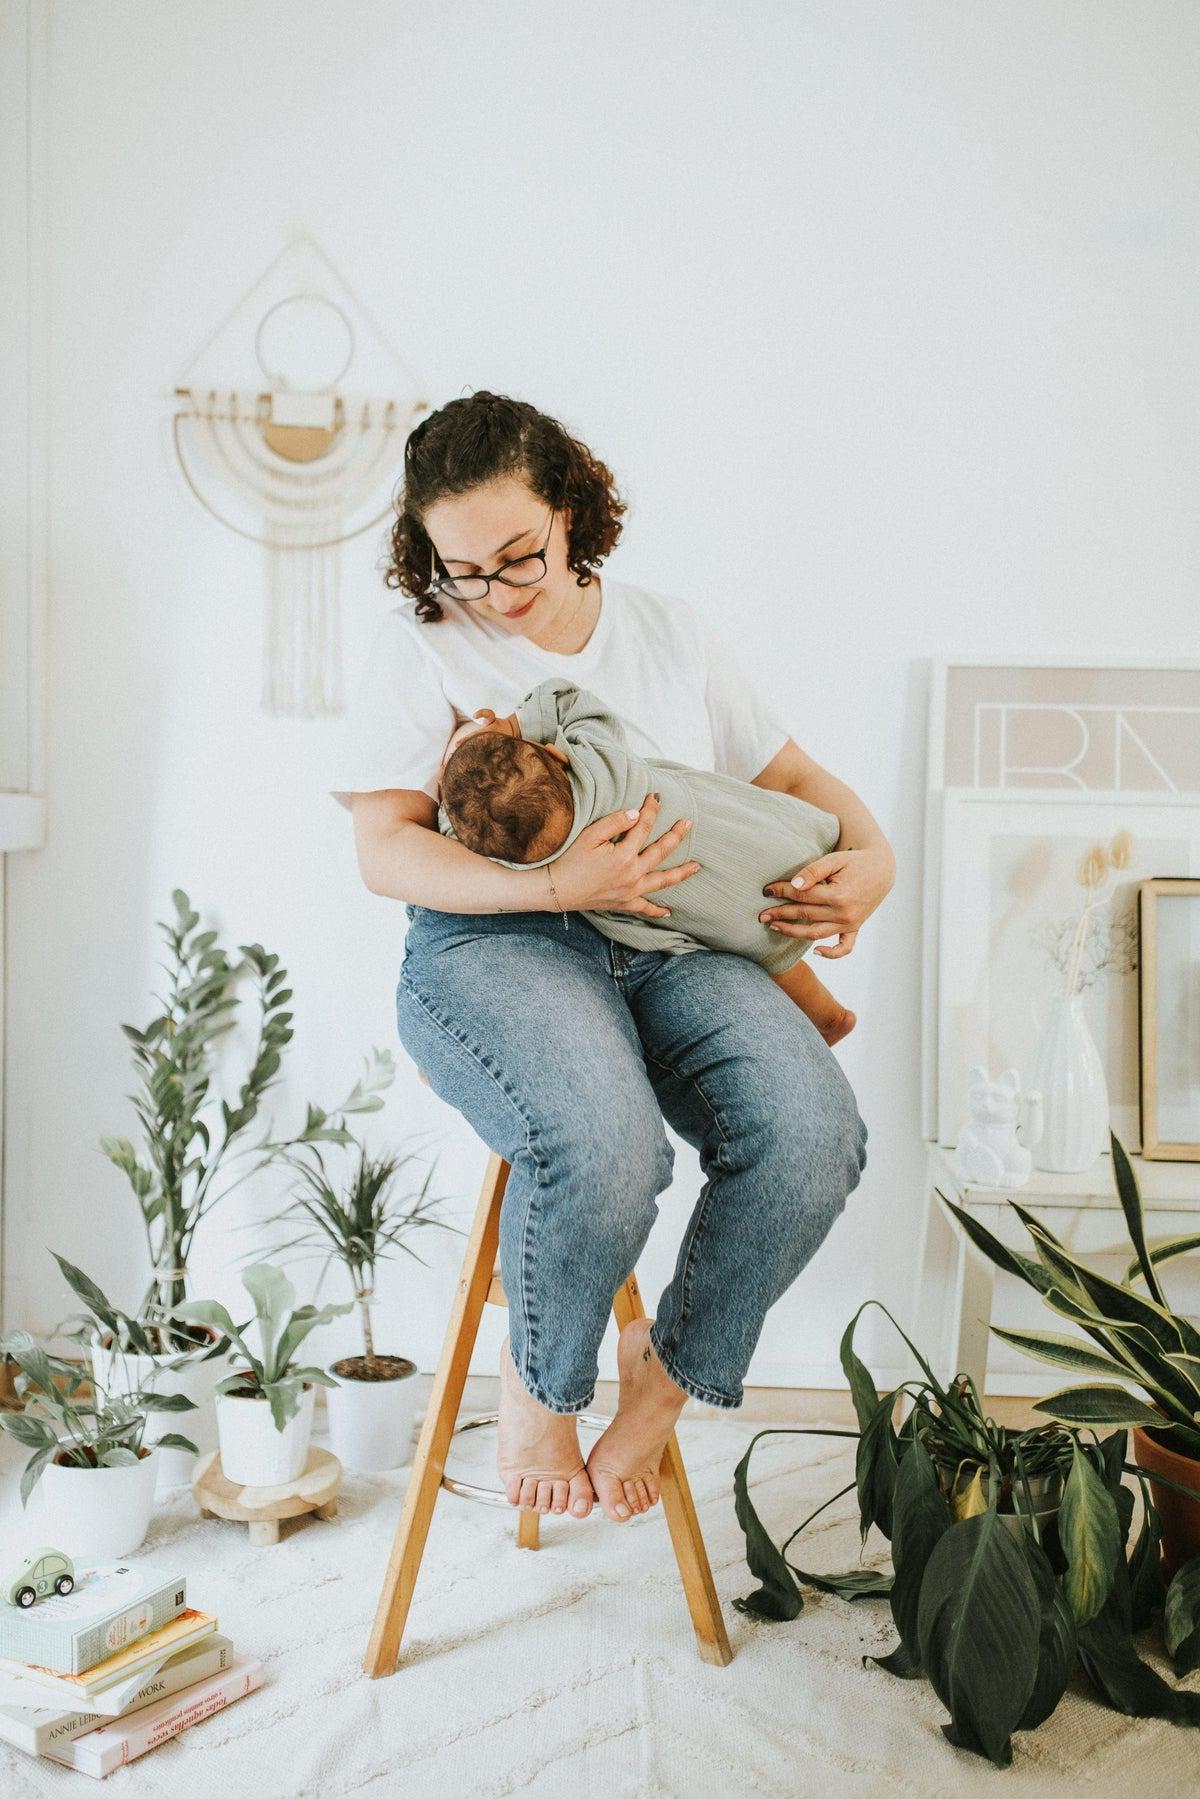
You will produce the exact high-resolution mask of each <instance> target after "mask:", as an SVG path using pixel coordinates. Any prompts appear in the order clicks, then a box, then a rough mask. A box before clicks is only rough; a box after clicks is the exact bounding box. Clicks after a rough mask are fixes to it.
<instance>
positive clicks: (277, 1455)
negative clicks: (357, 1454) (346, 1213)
mask: <svg viewBox="0 0 1200 1799" xmlns="http://www.w3.org/2000/svg"><path fill="white" fill-rule="evenodd" d="M242 1285H243V1286H244V1287H245V1289H246V1291H247V1292H248V1293H249V1295H250V1297H251V1299H252V1300H253V1302H254V1319H253V1320H252V1321H250V1320H248V1321H247V1323H246V1324H242V1325H237V1324H235V1323H234V1322H233V1319H232V1318H231V1317H230V1316H229V1313H228V1312H227V1311H226V1310H225V1308H224V1306H222V1305H218V1304H217V1302H216V1300H212V1299H192V1300H187V1301H185V1302H184V1304H183V1305H181V1306H178V1307H177V1308H176V1311H177V1315H178V1316H179V1317H180V1318H185V1319H190V1320H191V1321H192V1322H194V1323H197V1324H211V1325H212V1326H213V1327H214V1328H215V1329H217V1330H219V1331H221V1332H222V1333H223V1334H224V1335H225V1336H227V1337H229V1338H230V1339H231V1340H232V1341H233V1342H234V1343H235V1344H236V1345H237V1348H238V1352H239V1353H238V1355H237V1356H235V1357H234V1358H233V1359H234V1361H235V1363H236V1364H237V1366H235V1367H234V1369H233V1370H232V1372H231V1373H229V1374H227V1375H226V1376H225V1377H224V1379H223V1380H221V1381H219V1382H218V1384H217V1388H216V1410H217V1437H218V1440H219V1443H220V1448H221V1467H222V1470H223V1471H224V1473H225V1475H226V1477H227V1478H228V1479H229V1480H231V1481H234V1482H236V1483H237V1484H238V1485H240V1486H244V1487H274V1486H280V1485H282V1484H283V1482H285V1481H289V1480H295V1479H296V1477H297V1476H298V1475H300V1474H301V1473H303V1471H304V1464H305V1462H306V1460H307V1458H308V1446H309V1439H310V1437H311V1435H312V1421H313V1401H314V1399H315V1398H316V1391H317V1383H319V1384H320V1385H321V1386H325V1387H328V1386H332V1385H333V1381H332V1378H331V1376H330V1375H328V1374H327V1373H326V1372H325V1370H324V1369H323V1368H308V1367H301V1366H300V1365H299V1363H298V1362H297V1360H296V1351H297V1350H298V1349H299V1347H300V1345H301V1343H303V1341H304V1339H305V1338H306V1337H307V1336H308V1334H309V1332H310V1331H313V1330H315V1329H316V1328H317V1326H318V1325H320V1324H327V1323H328V1322H329V1320H330V1319H331V1318H337V1317H340V1316H341V1314H342V1313H343V1312H349V1311H351V1310H352V1309H353V1304H354V1302H353V1300H347V1301H346V1303H345V1305H328V1306H322V1307H321V1308H320V1309H319V1310H318V1309H317V1307H316V1306H312V1305H303V1306H297V1304H296V1291H295V1288H294V1287H293V1286H292V1283H291V1281H290V1280H289V1279H288V1277H287V1275H286V1274H285V1273H284V1271H283V1269H282V1268H276V1267H274V1266H272V1264H271V1263H269V1262H259V1263H258V1264H256V1266H255V1267H253V1268H247V1269H246V1270H245V1271H244V1273H243V1275H242ZM251 1322H255V1323H257V1326H258V1338H259V1344H260V1354H258V1355H256V1354H255V1353H254V1351H253V1350H252V1349H251V1347H250V1345H249V1344H248V1343H247V1341H246V1337H245V1332H246V1331H247V1330H248V1329H249V1326H250V1323H251Z"/></svg>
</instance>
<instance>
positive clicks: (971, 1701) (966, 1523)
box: [917, 1508, 1041, 1767]
mask: <svg viewBox="0 0 1200 1799" xmlns="http://www.w3.org/2000/svg"><path fill="white" fill-rule="evenodd" d="M1040 1626H1041V1608H1040V1605H1039V1602H1038V1590H1037V1587H1036V1585H1035V1584H1034V1577H1033V1574H1032V1572H1031V1570H1030V1565H1029V1561H1028V1559H1027V1557H1026V1556H1025V1554H1024V1553H1023V1552H1022V1550H1021V1548H1020V1547H1019V1545H1018V1544H1017V1542H1016V1541H1015V1539H1014V1538H1013V1537H1012V1536H1011V1535H1010V1534H1009V1531H1008V1529H1007V1527H1006V1526H1005V1525H1004V1524H1003V1523H1002V1522H1001V1519H1000V1515H999V1513H998V1512H996V1511H995V1510H993V1509H991V1508H989V1509H988V1510H987V1511H986V1512H981V1513H980V1514H979V1515H978V1516H977V1517H974V1518H966V1519H964V1520H963V1522H962V1523H961V1524H954V1525H951V1527H950V1529H949V1530H947V1531H944V1532H943V1533H942V1535H941V1536H940V1537H939V1538H938V1541H937V1542H936V1544H935V1545H934V1548H933V1552H932V1554H931V1555H930V1557H929V1560H928V1562H927V1563H926V1567H925V1579H924V1581H923V1582H922V1583H921V1597H920V1602H919V1605H918V1611H917V1632H918V1641H919V1649H920V1656H921V1665H922V1667H923V1668H924V1669H925V1672H926V1673H927V1674H928V1676H929V1679H930V1681H931V1683H932V1685H933V1688H934V1691H935V1692H936V1693H937V1695H938V1698H939V1699H940V1700H941V1701H942V1704H943V1705H944V1706H945V1707H946V1709H947V1711H948V1712H949V1713H950V1718H951V1725H950V1727H947V1726H945V1725H943V1730H944V1731H945V1733H946V1734H947V1736H949V1737H950V1740H951V1741H952V1742H955V1743H958V1744H959V1745H960V1746H961V1747H963V1748H966V1749H972V1750H974V1751H975V1752H976V1753H977V1754H979V1755H986V1756H987V1757H988V1758H989V1760H991V1761H992V1762H994V1763H995V1764H996V1766H997V1767H1007V1766H1008V1764H1009V1763H1010V1762H1011V1760H1012V1743H1011V1740H1010V1737H1011V1732H1012V1731H1013V1730H1015V1729H1016V1727H1017V1725H1018V1723H1019V1722H1020V1719H1021V1717H1022V1716H1023V1714H1024V1712H1025V1710H1026V1707H1027V1706H1028V1705H1029V1702H1030V1698H1031V1696H1032V1694H1033V1691H1034V1686H1035V1683H1036V1679H1037V1673H1038V1660H1039V1640H1040Z"/></svg>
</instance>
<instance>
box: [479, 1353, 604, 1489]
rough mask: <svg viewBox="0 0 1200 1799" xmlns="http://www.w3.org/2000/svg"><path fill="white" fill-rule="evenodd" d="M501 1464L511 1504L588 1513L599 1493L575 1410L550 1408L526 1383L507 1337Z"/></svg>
mask: <svg viewBox="0 0 1200 1799" xmlns="http://www.w3.org/2000/svg"><path fill="white" fill-rule="evenodd" d="M498 1436H499V1442H498V1444H497V1449H496V1468H497V1471H498V1472H499V1475H500V1479H501V1481H502V1483H503V1486H504V1492H505V1495H506V1497H507V1499H508V1503H509V1504H510V1505H517V1506H521V1507H522V1508H523V1509H524V1510H526V1511H537V1512H566V1513H567V1514H568V1516H570V1517H575V1518H586V1517H587V1515H588V1513H589V1512H590V1511H591V1509H592V1506H593V1504H594V1503H595V1499H596V1494H595V1491H594V1489H593V1487H592V1483H591V1481H590V1480H589V1479H588V1475H587V1470H586V1468H585V1467H584V1462H583V1457H582V1455H580V1453H579V1430H578V1427H577V1425H576V1423H575V1419H574V1417H573V1416H572V1414H571V1413H569V1412H550V1411H547V1409H546V1407H545V1406H544V1405H539V1404H538V1401H537V1400H536V1399H535V1398H534V1397H533V1394H532V1393H529V1392H527V1391H526V1389H525V1387H524V1386H523V1385H522V1383H521V1377H520V1375H519V1374H518V1373H517V1370H516V1367H515V1365H514V1363H513V1359H512V1350H511V1348H510V1347H509V1342H508V1338H507V1337H505V1339H504V1342H503V1345H502V1346H501V1350H500V1421H499V1426H498Z"/></svg>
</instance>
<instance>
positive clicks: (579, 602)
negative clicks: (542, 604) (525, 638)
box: [530, 587, 590, 650]
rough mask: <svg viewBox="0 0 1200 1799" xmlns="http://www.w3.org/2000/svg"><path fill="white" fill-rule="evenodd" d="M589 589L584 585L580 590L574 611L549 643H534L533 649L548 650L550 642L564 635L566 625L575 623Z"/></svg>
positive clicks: (555, 641)
mask: <svg viewBox="0 0 1200 1799" xmlns="http://www.w3.org/2000/svg"><path fill="white" fill-rule="evenodd" d="M589 591H590V590H589V589H588V588H586V587H584V588H582V589H581V590H580V594H579V598H578V600H577V601H576V602H575V610H574V612H572V614H571V616H570V618H569V619H568V620H567V623H566V624H565V625H564V626H563V627H562V629H561V630H559V631H556V632H555V634H554V636H553V637H552V638H551V639H550V643H538V644H535V645H534V647H535V649H539V650H548V649H549V648H550V647H551V645H552V644H555V643H557V642H558V640H559V638H560V637H563V636H565V635H566V632H567V629H568V627H569V626H571V625H573V624H574V623H575V620H576V619H577V618H578V616H579V608H580V607H581V606H582V605H583V602H584V601H585V600H586V599H587V597H588V593H589ZM530 642H533V639H532V638H531V639H530Z"/></svg>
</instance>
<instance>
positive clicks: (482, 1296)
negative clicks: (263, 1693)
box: [363, 1150, 509, 1678]
mask: <svg viewBox="0 0 1200 1799" xmlns="http://www.w3.org/2000/svg"><path fill="white" fill-rule="evenodd" d="M508 1174H509V1164H508V1163H507V1162H506V1161H505V1159H504V1157H503V1156H501V1155H498V1154H497V1153H496V1152H495V1151H494V1150H493V1151H492V1152H491V1153H490V1154H489V1158H488V1165H487V1171H486V1173H485V1175H484V1179H483V1187H482V1190H481V1192H480V1195H479V1204H478V1205H477V1206H476V1208H475V1219H474V1223H473V1224H472V1227H471V1235H470V1237H469V1239H468V1241H467V1248H466V1253H465V1254H464V1256H463V1264H462V1272H461V1274H460V1276H459V1282H458V1289H457V1291H456V1293H455V1296H454V1304H453V1306H452V1308H451V1311H450V1322H449V1324H448V1326H447V1328H446V1338H445V1342H444V1343H443V1345H442V1353H441V1357H440V1359H439V1361H438V1366H437V1373H436V1374H435V1375H434V1378H433V1386H432V1389H431V1390H430V1394H429V1404H428V1407H427V1408H426V1412H425V1422H424V1424H423V1425H422V1427H421V1440H420V1442H419V1443H418V1445H417V1452H416V1455H415V1456H414V1458H413V1466H412V1473H411V1475H410V1477H409V1482H408V1489H407V1491H406V1493H405V1495H404V1507H403V1510H402V1511H401V1513H400V1521H399V1523H398V1524H397V1526H396V1535H395V1538H394V1540H393V1543H392V1552H391V1555H390V1556H389V1558H388V1565H387V1572H386V1574H385V1575H384V1581H383V1591H382V1592H381V1593H380V1595H379V1604H378V1606H377V1608H376V1612H375V1623H374V1626H373V1627H372V1630H371V1638H370V1642H369V1643H368V1645H367V1653H366V1658H365V1660H364V1663H363V1666H364V1668H365V1669H366V1672H367V1673H368V1674H370V1675H371V1676H372V1678H377V1677H378V1676H379V1675H381V1674H391V1673H392V1672H393V1671H394V1669H395V1667H396V1663H397V1661H398V1659H399V1655H400V1640H401V1638H402V1636H403V1634H404V1626H405V1622H406V1620H407V1618H408V1608H409V1605H410V1603H411V1601H412V1595H413V1588H414V1587H415V1585H416V1581H417V1572H418V1570H419V1568H420V1566H421V1556H422V1554H423V1553H424V1549H425V1539H426V1537H427V1536H428V1535H429V1525H430V1521H431V1519H432V1517H433V1507H434V1502H435V1501H436V1499H437V1496H438V1494H439V1492H440V1491H441V1485H442V1475H443V1473H444V1472H445V1468H446V1453H447V1450H448V1449H449V1446H450V1439H451V1436H452V1435H453V1432H454V1426H455V1423H456V1421H457V1418H458V1409H459V1406H460V1405H461V1403H462V1396H463V1388H464V1386H465V1385H466V1379H467V1369H468V1368H469V1367H470V1363H471V1352H472V1350H473V1349H474V1347H475V1339H476V1337H477V1335H478V1334H479V1320H480V1318H481V1317H482V1315H483V1307H484V1303H485V1301H486V1298H487V1291H488V1288H489V1286H490V1285H491V1281H492V1273H493V1270H494V1268H495V1266H496V1253H497V1249H498V1247H499V1243H500V1207H501V1202H502V1201H503V1198H504V1189H505V1186H506V1185H507V1182H508Z"/></svg>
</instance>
